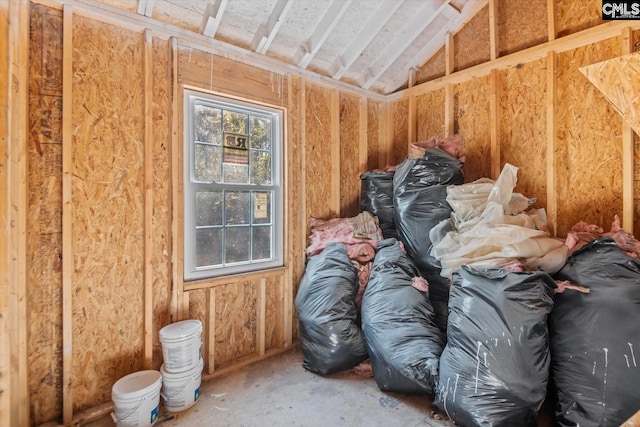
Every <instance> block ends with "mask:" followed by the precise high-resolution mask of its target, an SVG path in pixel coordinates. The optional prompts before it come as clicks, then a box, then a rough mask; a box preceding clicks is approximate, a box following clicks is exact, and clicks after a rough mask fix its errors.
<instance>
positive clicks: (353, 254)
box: [347, 243, 376, 264]
mask: <svg viewBox="0 0 640 427" xmlns="http://www.w3.org/2000/svg"><path fill="white" fill-rule="evenodd" d="M347 255H349V259H351V260H353V261H358V262H359V263H361V264H365V263H367V262H369V261H373V258H374V257H375V256H376V251H375V249H374V248H373V246H371V245H370V244H369V243H356V244H354V245H349V246H348V247H347Z"/></svg>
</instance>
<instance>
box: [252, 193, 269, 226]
mask: <svg viewBox="0 0 640 427" xmlns="http://www.w3.org/2000/svg"><path fill="white" fill-rule="evenodd" d="M271 194H272V192H271V191H256V192H254V193H253V224H271Z"/></svg>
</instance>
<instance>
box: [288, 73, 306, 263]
mask: <svg viewBox="0 0 640 427" xmlns="http://www.w3.org/2000/svg"><path fill="white" fill-rule="evenodd" d="M290 78H291V77H290ZM299 84H300V95H299V96H300V98H299V102H298V105H299V108H300V125H299V129H300V148H299V152H300V189H301V191H300V199H301V200H300V248H301V250H302V253H303V254H304V253H305V250H306V248H307V236H308V230H307V227H308V225H309V223H308V222H307V221H308V218H307V217H308V215H307V84H306V80H304V79H300V82H299ZM303 257H304V255H303ZM305 261H306V259H305Z"/></svg>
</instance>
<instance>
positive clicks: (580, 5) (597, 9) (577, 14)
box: [556, 0, 605, 37]
mask: <svg viewBox="0 0 640 427" xmlns="http://www.w3.org/2000/svg"><path fill="white" fill-rule="evenodd" d="M603 22H605V21H603V20H602V0H558V1H557V3H556V32H557V35H558V37H562V36H566V35H568V34H572V33H577V32H578V31H581V30H585V29H587V28H591V27H595V26H596V25H599V24H602V23H603Z"/></svg>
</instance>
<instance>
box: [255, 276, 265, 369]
mask: <svg viewBox="0 0 640 427" xmlns="http://www.w3.org/2000/svg"><path fill="white" fill-rule="evenodd" d="M266 305H267V280H266V279H265V278H264V277H261V278H260V281H259V282H258V297H257V301H256V347H257V348H258V354H259V355H260V356H261V357H264V355H265V352H266V348H265V345H266V344H265V339H266V333H267V326H266V321H267V307H266Z"/></svg>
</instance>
